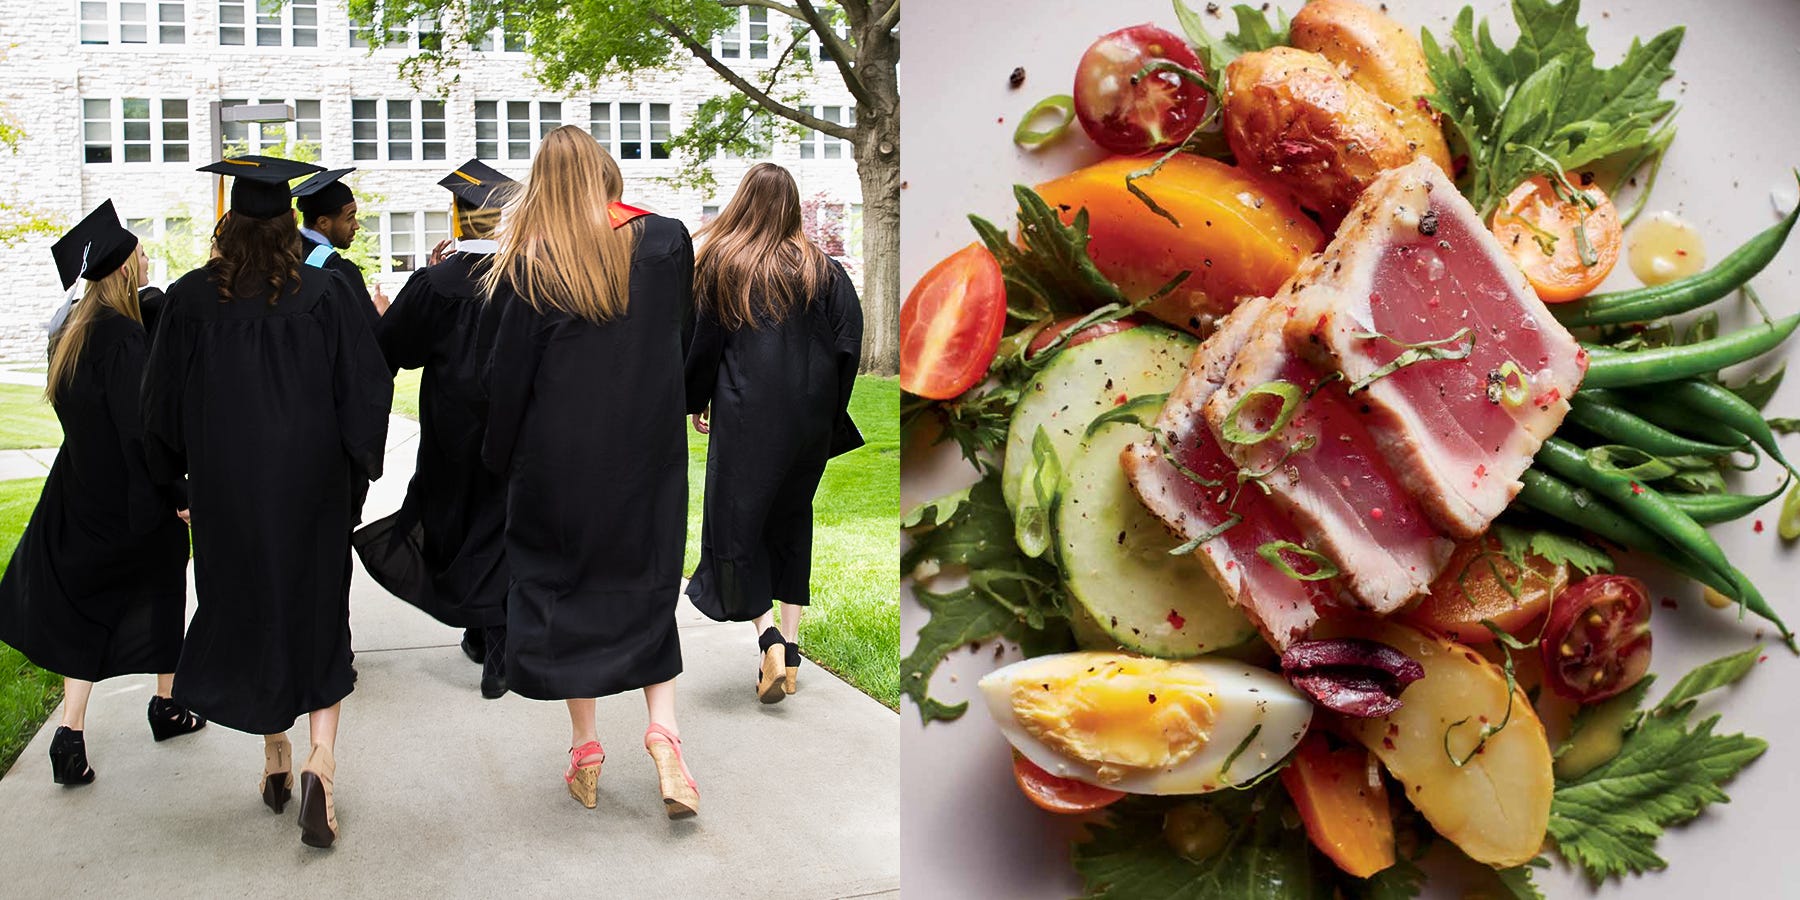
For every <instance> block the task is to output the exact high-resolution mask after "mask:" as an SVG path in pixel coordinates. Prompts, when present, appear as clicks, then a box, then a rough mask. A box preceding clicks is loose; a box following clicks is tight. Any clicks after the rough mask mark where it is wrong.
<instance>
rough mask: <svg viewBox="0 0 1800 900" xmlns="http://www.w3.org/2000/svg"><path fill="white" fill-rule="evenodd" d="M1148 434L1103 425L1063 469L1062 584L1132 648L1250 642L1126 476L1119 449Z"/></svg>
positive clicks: (1171, 652)
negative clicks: (1176, 551) (1176, 549)
mask: <svg viewBox="0 0 1800 900" xmlns="http://www.w3.org/2000/svg"><path fill="white" fill-rule="evenodd" d="M1095 343H1099V342H1098V341H1096V342H1095ZM1090 365H1091V363H1090ZM1145 434H1146V432H1145V430H1144V429H1143V428H1141V427H1139V426H1137V425H1135V424H1132V423H1130V422H1113V423H1110V424H1106V425H1102V426H1100V428H1099V429H1098V430H1097V431H1095V432H1094V434H1093V436H1092V437H1089V438H1088V439H1087V440H1086V441H1084V442H1082V443H1081V444H1080V445H1079V446H1078V448H1077V449H1076V451H1075V453H1074V456H1073V458H1072V459H1069V460H1067V462H1066V463H1065V467H1064V474H1063V484H1062V496H1061V498H1060V500H1059V501H1058V504H1057V507H1056V535H1057V544H1058V547H1057V549H1058V552H1059V553H1060V554H1061V563H1062V572H1063V581H1064V582H1065V583H1067V584H1068V586H1069V592H1070V593H1071V594H1073V595H1074V597H1075V601H1076V602H1077V603H1079V604H1080V605H1081V606H1082V607H1083V608H1084V609H1085V610H1086V612H1087V614H1088V615H1089V616H1090V617H1091V618H1092V619H1093V622H1094V624H1095V625H1097V626H1098V627H1099V628H1100V630H1102V631H1104V632H1105V633H1106V634H1107V635H1108V636H1110V637H1111V638H1112V639H1113V640H1115V641H1117V642H1118V643H1119V645H1120V646H1122V647H1124V648H1126V649H1128V650H1133V651H1136V652H1138V653H1144V654H1148V655H1150V656H1161V657H1188V656H1198V655H1200V654H1202V653H1211V652H1214V651H1218V650H1224V649H1226V648H1228V647H1232V646H1235V645H1238V644H1242V643H1244V642H1245V641H1247V640H1250V639H1251V638H1252V637H1254V636H1255V635H1256V630H1255V629H1254V628H1253V627H1252V626H1251V625H1250V622H1249V621H1248V620H1247V619H1245V618H1244V615H1243V614H1242V613H1240V612H1238V611H1237V610H1236V609H1235V608H1233V607H1232V606H1231V604H1230V602H1229V601H1227V600H1226V599H1225V593H1224V591H1223V590H1221V589H1220V588H1219V586H1218V583H1217V582H1215V581H1213V579H1212V576H1211V575H1210V574H1209V573H1208V572H1207V570H1206V567H1205V565H1204V564H1202V563H1201V562H1200V560H1199V559H1197V558H1195V554H1188V555H1185V556H1170V555H1169V550H1170V549H1172V548H1174V547H1175V546H1176V545H1177V544H1179V543H1180V541H1179V539H1177V538H1176V537H1175V536H1174V535H1171V534H1170V533H1169V531H1168V529H1167V528H1165V527H1164V526H1163V524H1162V522H1160V521H1158V520H1157V519H1156V517H1154V516H1152V515H1150V513H1149V512H1148V511H1147V510H1145V509H1144V506H1143V504H1142V503H1139V502H1138V498H1137V495H1136V494H1134V493H1133V492H1132V490H1131V484H1130V483H1129V482H1128V481H1127V480H1126V478H1125V470H1124V469H1123V468H1122V467H1121V466H1120V465H1119V453H1120V451H1122V450H1124V449H1125V447H1126V445H1128V444H1131V443H1133V442H1135V441H1138V440H1141V439H1143V437H1144V436H1145ZM1171 613H1173V614H1174V615H1170V614H1171ZM1177 620H1179V621H1180V622H1181V627H1180V628H1177V627H1175V622H1176V621H1177Z"/></svg>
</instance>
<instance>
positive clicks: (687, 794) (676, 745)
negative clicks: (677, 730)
mask: <svg viewBox="0 0 1800 900" xmlns="http://www.w3.org/2000/svg"><path fill="white" fill-rule="evenodd" d="M644 750H646V751H647V752H649V754H650V758H651V759H652V760H654V761H655V762H656V780H657V782H658V783H659V785H660V787H661V788H662V798H663V811H664V812H667V813H668V814H669V818H671V819H685V818H687V817H689V816H693V815H698V814H699V812H700V789H699V788H697V787H695V786H694V776H693V774H692V773H690V772H689V771H688V767H687V761H686V760H684V759H682V758H681V739H680V738H678V737H676V736H674V735H672V734H670V733H669V731H668V729H666V728H664V727H662V726H661V725H655V724H652V725H651V726H650V727H649V728H648V729H647V730H645V731H644Z"/></svg>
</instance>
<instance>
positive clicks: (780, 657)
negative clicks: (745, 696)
mask: <svg viewBox="0 0 1800 900" xmlns="http://www.w3.org/2000/svg"><path fill="white" fill-rule="evenodd" d="M756 644H757V646H758V647H761V648H762V666H761V668H759V669H758V670H757V673H756V699H758V700H761V701H762V702H764V703H780V702H781V698H783V697H786V696H787V694H788V691H787V645H786V644H784V643H782V640H781V632H779V631H776V630H775V629H773V628H770V629H766V630H765V631H763V633H762V636H761V637H758V638H757V639H756Z"/></svg>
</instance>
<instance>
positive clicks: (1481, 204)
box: [1420, 0, 1683, 218]
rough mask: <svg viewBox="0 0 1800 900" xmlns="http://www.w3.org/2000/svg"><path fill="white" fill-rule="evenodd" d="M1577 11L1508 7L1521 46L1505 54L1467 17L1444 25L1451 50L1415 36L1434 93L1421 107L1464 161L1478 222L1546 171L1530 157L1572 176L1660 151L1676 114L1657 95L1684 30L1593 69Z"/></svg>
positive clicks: (1528, 4) (1535, 1) (1543, 1)
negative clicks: (1609, 160) (1429, 110)
mask: <svg viewBox="0 0 1800 900" xmlns="http://www.w3.org/2000/svg"><path fill="white" fill-rule="evenodd" d="M1580 11H1581V4H1580V0H1564V2H1562V3H1555V2H1551V0H1514V2H1513V5H1512V13H1513V19H1514V20H1515V21H1516V22H1517V23H1518V27H1519V39H1518V41H1517V43H1515V44H1514V45H1513V46H1512V48H1511V49H1507V50H1503V49H1501V48H1500V46H1499V45H1498V44H1496V43H1495V42H1494V39H1493V36H1492V34H1491V33H1490V30H1489V28H1488V23H1487V22H1486V21H1482V22H1481V23H1480V25H1479V26H1477V25H1476V23H1475V12H1474V10H1473V9H1470V8H1468V7H1465V8H1464V9H1463V11H1462V12H1461V13H1460V14H1459V15H1458V16H1457V17H1456V21H1455V22H1454V23H1453V24H1452V25H1451V28H1450V43H1449V45H1448V46H1445V45H1440V44H1439V43H1438V41H1437V39H1436V38H1435V37H1434V36H1433V35H1432V34H1431V32H1429V31H1425V32H1423V33H1422V34H1421V35H1420V39H1421V44H1422V45H1423V47H1424V50H1425V60H1426V63H1427V65H1428V66H1429V67H1430V69H1431V77H1432V81H1433V82H1434V83H1435V84H1436V85H1437V93H1436V94H1433V95H1431V96H1430V97H1429V98H1428V99H1429V100H1430V102H1431V104H1432V106H1434V107H1436V108H1437V109H1438V110H1439V111H1441V112H1442V113H1443V114H1444V117H1445V119H1446V121H1447V123H1448V124H1449V126H1450V131H1451V133H1452V136H1453V137H1454V138H1456V143H1459V144H1460V145H1461V147H1462V149H1464V150H1466V152H1467V153H1468V156H1469V161H1470V166H1469V171H1468V173H1467V175H1466V177H1465V181H1466V189H1465V192H1466V193H1467V194H1468V195H1469V197H1470V199H1471V200H1472V201H1473V202H1474V204H1475V208H1476V209H1478V210H1480V211H1481V214H1482V216H1483V217H1484V218H1485V217H1486V216H1488V215H1489V214H1490V213H1492V212H1493V210H1494V207H1495V206H1496V205H1498V203H1499V201H1500V200H1501V199H1502V198H1503V197H1505V195H1506V194H1507V193H1508V192H1509V191H1511V190H1512V189H1513V188H1514V187H1516V186H1517V185H1518V184H1519V183H1520V182H1522V181H1524V180H1525V179H1526V178H1529V177H1530V176H1531V175H1533V174H1536V173H1538V172H1541V171H1543V170H1544V169H1545V168H1546V166H1545V163H1544V162H1543V160H1542V159H1541V158H1539V157H1538V156H1537V154H1536V153H1534V152H1532V151H1534V150H1535V151H1538V152H1541V153H1543V154H1545V155H1547V156H1549V157H1550V158H1551V159H1552V160H1554V161H1555V163H1556V165H1557V166H1559V167H1560V169H1561V170H1572V169H1576V168H1579V167H1581V166H1585V165H1588V164H1590V163H1593V162H1595V161H1597V160H1600V159H1604V158H1606V157H1609V156H1614V155H1625V154H1630V153H1635V152H1638V151H1641V150H1644V149H1645V148H1650V147H1653V146H1660V145H1665V144H1666V137H1667V135H1666V134H1657V133H1656V129H1657V125H1658V122H1659V121H1661V120H1662V119H1663V118H1664V117H1665V116H1667V115H1668V114H1669V113H1670V112H1671V111H1672V110H1673V109H1674V108H1675V104H1674V102H1673V101H1670V100H1663V99H1660V97H1659V96H1658V94H1659V92H1660V91H1661V89H1662V84H1663V82H1665V81H1667V80H1669V78H1671V77H1672V76H1673V75H1674V69H1673V68H1671V66H1670V63H1671V61H1672V60H1673V59H1674V58H1675V53H1676V51H1677V50H1679V49H1680V46H1681V37H1682V33H1683V30H1682V29H1681V28H1671V29H1669V30H1668V31H1665V32H1663V33H1662V34H1659V35H1657V36H1656V37H1654V38H1652V39H1651V40H1650V41H1649V43H1642V42H1639V41H1633V42H1632V44H1631V48H1630V49H1629V50H1627V51H1626V53H1625V58H1624V59H1623V60H1621V61H1620V62H1619V64H1618V65H1616V66H1614V67H1612V68H1610V69H1600V68H1597V67H1595V65H1594V49H1593V47H1592V46H1591V45H1589V44H1588V39H1587V29H1586V28H1584V27H1582V26H1581V25H1580V24H1579V22H1578V21H1577V20H1578V18H1579V14H1580ZM1509 145H1512V146H1510V147H1509ZM1643 161H1644V160H1643V159H1641V158H1640V159H1639V160H1638V162H1639V163H1640V164H1641V163H1642V162H1643Z"/></svg>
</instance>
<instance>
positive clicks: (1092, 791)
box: [1013, 753, 1125, 815]
mask: <svg viewBox="0 0 1800 900" xmlns="http://www.w3.org/2000/svg"><path fill="white" fill-rule="evenodd" d="M1013 779H1014V780H1015V781H1017V782H1019V790H1021V791H1024V792H1025V796H1026V798H1027V799H1029V800H1030V801H1031V802H1033V803H1036V804H1037V805H1038V807H1039V808H1040V809H1045V810H1048V811H1050V812H1053V813H1064V814H1069V815H1073V814H1076V813H1086V812H1093V811H1094V810H1096V809H1103V808H1105V807H1108V806H1111V805H1113V804H1114V803H1117V802H1119V798H1121V797H1123V796H1125V795H1124V793H1122V792H1120V791H1115V790H1110V789H1107V788H1103V787H1095V786H1094V785H1091V784H1088V783H1086V782H1083V781H1075V780H1074V779H1070V778H1058V777H1056V776H1055V775H1052V774H1050V773H1049V772H1046V771H1044V770H1043V769H1041V768H1039V767H1038V765H1037V763H1034V762H1032V761H1031V760H1029V759H1026V758H1025V757H1024V756H1021V755H1020V754H1018V753H1014V754H1013Z"/></svg>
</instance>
